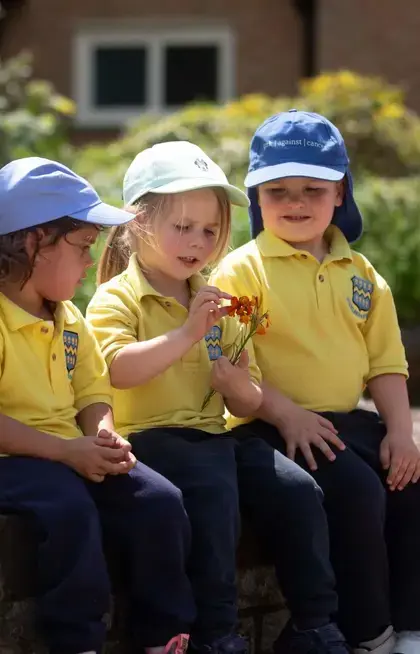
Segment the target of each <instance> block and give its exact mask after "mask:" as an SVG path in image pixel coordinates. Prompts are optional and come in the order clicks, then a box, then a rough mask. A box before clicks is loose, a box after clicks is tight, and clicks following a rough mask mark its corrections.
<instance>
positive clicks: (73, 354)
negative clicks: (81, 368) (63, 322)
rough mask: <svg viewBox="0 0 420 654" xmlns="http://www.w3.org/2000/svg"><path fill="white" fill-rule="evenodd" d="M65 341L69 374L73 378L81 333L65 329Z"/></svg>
mask: <svg viewBox="0 0 420 654" xmlns="http://www.w3.org/2000/svg"><path fill="white" fill-rule="evenodd" d="M63 341H64V355H65V358H66V368H67V375H68V378H69V379H71V378H72V376H73V370H74V368H75V367H76V361H77V350H78V347H79V334H77V332H69V331H67V330H66V329H65V330H64V332H63Z"/></svg>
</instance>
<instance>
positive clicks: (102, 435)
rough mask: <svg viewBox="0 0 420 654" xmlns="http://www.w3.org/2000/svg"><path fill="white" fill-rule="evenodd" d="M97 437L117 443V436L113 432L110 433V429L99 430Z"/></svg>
mask: <svg viewBox="0 0 420 654" xmlns="http://www.w3.org/2000/svg"><path fill="white" fill-rule="evenodd" d="M97 437H98V438H106V439H108V440H110V441H115V435H114V434H113V433H112V432H111V431H109V429H105V428H103V429H99V431H98V433H97Z"/></svg>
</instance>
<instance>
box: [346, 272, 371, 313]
mask: <svg viewBox="0 0 420 654" xmlns="http://www.w3.org/2000/svg"><path fill="white" fill-rule="evenodd" d="M351 281H352V284H353V290H352V298H351V299H352V302H353V304H354V305H355V307H357V309H358V310H359V311H362V312H363V313H367V312H368V311H369V309H370V307H371V305H372V293H373V284H372V282H370V281H369V280H368V279H363V277H357V276H356V275H354V276H353V277H352V278H351Z"/></svg>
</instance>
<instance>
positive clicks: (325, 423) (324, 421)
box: [318, 416, 338, 434]
mask: <svg viewBox="0 0 420 654" xmlns="http://www.w3.org/2000/svg"><path fill="white" fill-rule="evenodd" d="M318 419H319V424H320V425H322V427H325V429H329V430H330V432H331V433H332V434H338V431H337V430H336V428H335V427H334V425H333V424H332V422H330V421H329V420H327V418H324V416H318Z"/></svg>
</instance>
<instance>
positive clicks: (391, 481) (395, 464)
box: [387, 457, 402, 488]
mask: <svg viewBox="0 0 420 654" xmlns="http://www.w3.org/2000/svg"><path fill="white" fill-rule="evenodd" d="M401 464H402V460H401V458H400V457H398V459H397V458H396V457H391V466H390V469H389V474H388V478H387V484H388V486H391V488H392V487H394V485H395V480H396V478H397V476H398V473H399V470H400V467H401Z"/></svg>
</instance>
